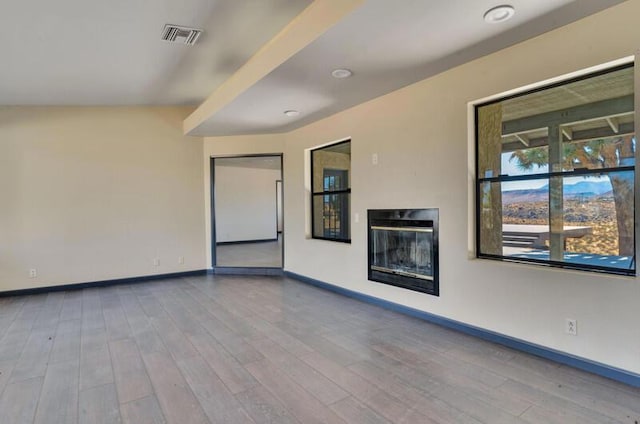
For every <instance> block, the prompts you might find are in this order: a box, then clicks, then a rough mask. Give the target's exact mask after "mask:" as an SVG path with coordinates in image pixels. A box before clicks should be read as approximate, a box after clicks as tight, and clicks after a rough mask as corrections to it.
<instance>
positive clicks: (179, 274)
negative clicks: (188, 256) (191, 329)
mask: <svg viewBox="0 0 640 424" xmlns="http://www.w3.org/2000/svg"><path fill="white" fill-rule="evenodd" d="M196 275H207V270H206V269H197V270H194V271H184V272H173V273H170V274H156V275H142V276H140V277H127V278H118V279H115V280H102V281H92V282H88V283H76V284H63V285H59V286H47V287H33V288H29V289H20V290H9V291H4V292H0V297H6V296H24V295H29V294H40V293H49V292H57V291H69V290H81V289H86V288H91V287H106V286H114V285H117V284H131V283H142V282H144V281H153V280H166V279H169V278H180V277H193V276H196Z"/></svg>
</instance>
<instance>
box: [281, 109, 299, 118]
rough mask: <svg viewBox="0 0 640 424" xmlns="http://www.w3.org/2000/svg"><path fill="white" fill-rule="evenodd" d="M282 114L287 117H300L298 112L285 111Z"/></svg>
mask: <svg viewBox="0 0 640 424" xmlns="http://www.w3.org/2000/svg"><path fill="white" fill-rule="evenodd" d="M284 114H285V115H287V116H289V117H294V116H298V115H300V112H298V111H297V110H285V111H284Z"/></svg>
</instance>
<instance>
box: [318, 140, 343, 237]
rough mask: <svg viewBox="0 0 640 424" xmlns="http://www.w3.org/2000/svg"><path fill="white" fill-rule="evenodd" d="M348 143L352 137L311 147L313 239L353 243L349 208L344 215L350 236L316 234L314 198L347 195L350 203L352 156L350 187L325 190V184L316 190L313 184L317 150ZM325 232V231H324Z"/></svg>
mask: <svg viewBox="0 0 640 424" xmlns="http://www.w3.org/2000/svg"><path fill="white" fill-rule="evenodd" d="M347 143H349V144H350V143H351V139H350V138H349V139H345V140H342V141H338V142H336V143H332V144H327V145H325V146H322V147H317V148H315V149H311V151H310V163H311V166H310V169H311V238H312V239H316V240H327V241H335V242H339V243H351V211H350V210H348V211H347V212H346V213H343V214H342V216H343V217H346V222H345V224H346V232H347V234H348V235H349V236H348V237H326V236H324V235H323V236H317V235H316V234H315V223H316V218H317V217H316V213H315V205H314V200H315V199H316V198H317V197H322V198H324V196H331V195H345V196H346V197H347V198H348V202H347V203H348V204H349V203H350V202H351V156H349V170H348V171H349V172H348V174H347V179H348V188H346V189H340V190H324V186H323V190H322V191H314V186H313V182H314V180H313V178H314V175H315V173H314V160H313V155H314V153H315V152H317V151H321V150H326V149H329V148H332V147H335V146H338V145H341V144H347ZM323 217H324V215H323V216H322V217H321V219H322V218H323ZM341 224H342V221H341ZM323 228H324V224H323ZM323 234H324V233H323Z"/></svg>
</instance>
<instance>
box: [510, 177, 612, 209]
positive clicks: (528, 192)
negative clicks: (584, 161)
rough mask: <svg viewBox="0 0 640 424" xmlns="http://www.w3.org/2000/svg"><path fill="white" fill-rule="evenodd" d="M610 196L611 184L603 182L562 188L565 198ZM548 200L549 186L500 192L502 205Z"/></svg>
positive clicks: (584, 183) (582, 183)
mask: <svg viewBox="0 0 640 424" xmlns="http://www.w3.org/2000/svg"><path fill="white" fill-rule="evenodd" d="M609 195H611V183H610V182H609V180H608V179H607V180H603V181H579V182H577V183H575V184H567V185H565V186H564V196H565V198H575V197H582V198H589V197H598V196H609ZM548 200H549V185H548V184H547V185H545V186H542V187H540V188H536V189H522V190H509V191H504V192H502V203H503V204H509V203H527V202H546V201H548Z"/></svg>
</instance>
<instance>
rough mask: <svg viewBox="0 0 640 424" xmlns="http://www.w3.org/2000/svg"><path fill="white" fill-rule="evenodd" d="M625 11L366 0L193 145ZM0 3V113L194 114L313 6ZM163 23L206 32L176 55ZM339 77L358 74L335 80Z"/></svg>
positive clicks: (305, 117)
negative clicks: (164, 37)
mask: <svg viewBox="0 0 640 424" xmlns="http://www.w3.org/2000/svg"><path fill="white" fill-rule="evenodd" d="M315 1H316V2H319V1H323V0H315ZM622 1H623V0H509V3H511V4H512V5H514V6H515V8H516V15H515V17H514V18H513V19H512V20H510V21H508V22H506V23H504V24H500V25H490V24H486V23H485V22H484V21H483V19H482V15H483V13H484V12H485V11H486V10H487V9H488V8H490V7H492V6H495V5H497V4H500V3H502V1H501V0H500V1H498V0H397V1H393V0H366V1H365V2H364V4H363V5H362V6H360V7H359V8H358V9H356V10H355V11H354V12H352V13H351V14H349V15H347V16H346V17H345V18H344V19H342V20H341V21H340V22H339V23H338V24H336V25H334V26H333V27H331V28H330V29H329V30H328V31H327V32H325V33H324V34H323V35H321V36H320V37H319V38H317V39H315V41H313V42H311V43H310V44H308V45H307V46H306V47H305V48H303V49H302V50H301V51H299V52H298V53H297V54H295V55H294V56H293V57H291V58H290V59H289V60H287V61H286V62H284V63H282V64H281V65H280V66H279V67H278V68H276V69H275V70H274V71H273V72H271V73H270V74H268V75H267V76H266V77H264V78H263V79H261V80H260V81H258V82H257V83H255V84H253V85H252V86H250V87H249V88H248V89H247V90H246V91H244V92H243V93H242V94H240V95H239V96H237V97H235V99H233V100H232V101H230V102H228V103H226V104H225V106H224V107H222V108H220V109H218V110H217V111H216V113H214V114H213V115H211V116H208V118H207V119H206V120H205V121H204V122H202V123H201V124H200V125H198V126H197V127H196V128H195V129H193V130H192V131H191V132H190V134H191V135H231V134H250V133H276V132H285V131H289V130H292V129H295V128H298V127H301V126H303V125H306V124H308V123H310V122H313V121H315V120H317V119H321V118H323V117H326V116H329V115H331V114H333V113H336V112H339V111H341V110H344V109H346V108H348V107H351V106H353V105H355V104H358V103H361V102H363V101H366V100H369V99H371V98H374V97H378V96H380V95H383V94H386V93H388V92H390V91H393V90H396V89H398V88H400V87H403V86H406V85H408V84H411V83H413V82H416V81H419V80H421V79H424V78H426V77H428V76H431V75H434V74H436V73H438V72H442V71H444V70H446V69H449V68H451V67H453V66H457V65H459V64H461V63H464V62H467V61H469V60H472V59H474V58H477V57H480V56H482V55H485V54H488V53H491V52H493V51H496V50H499V49H501V48H504V47H506V46H509V45H512V44H514V43H517V42H520V41H522V40H525V39H527V38H530V37H533V36H535V35H538V34H541V33H543V32H546V31H549V30H551V29H553V28H556V27H559V26H562V25H565V24H567V23H570V22H572V21H575V20H577V19H580V18H582V17H584V16H588V15H590V14H593V13H595V12H597V11H600V10H602V9H605V8H607V7H610V6H612V5H615V4H618V3H621V2H622ZM0 2H2V3H0V4H1V5H2V8H1V9H0V10H1V12H2V13H0V38H1V39H2V40H3V46H2V50H1V52H2V53H1V54H2V56H1V57H2V65H1V66H0V105H142V104H144V105H164V104H191V105H197V104H199V103H201V102H202V101H203V100H204V99H205V98H207V97H208V96H209V95H210V94H211V93H212V92H214V90H215V89H216V88H218V87H220V86H221V85H222V84H224V83H225V81H228V80H229V78H230V77H231V76H232V75H233V74H234V73H235V72H236V71H237V70H238V69H239V68H240V67H241V66H242V65H243V64H245V62H247V60H248V59H249V58H250V57H252V56H253V55H254V53H256V52H257V51H258V50H259V49H260V47H262V46H263V45H265V43H267V42H268V41H269V40H272V38H273V37H274V36H275V35H276V34H277V33H278V32H279V31H280V30H282V29H283V28H284V27H285V26H286V25H287V24H288V23H289V22H290V21H291V20H292V19H293V18H294V17H295V16H297V15H298V14H299V13H300V12H302V11H303V10H304V9H305V8H306V6H308V5H309V4H311V3H313V1H312V0H180V1H175V0H109V1H104V0H53V1H52V0H20V1H9V0H0ZM166 23H171V24H176V25H183V26H193V27H198V28H202V29H204V31H205V32H204V35H203V36H202V37H201V38H200V41H199V42H198V44H197V45H195V46H192V47H187V46H184V45H178V44H170V43H166V42H163V41H161V40H160V35H161V32H162V28H163V26H164V24H166ZM337 67H346V68H349V69H352V70H353V71H354V76H353V77H351V78H348V79H345V80H336V79H333V78H331V76H330V72H331V70H332V69H334V68H337ZM288 109H296V110H299V111H300V112H301V114H300V116H298V117H295V118H290V117H286V116H285V115H284V114H283V111H285V110H288Z"/></svg>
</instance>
